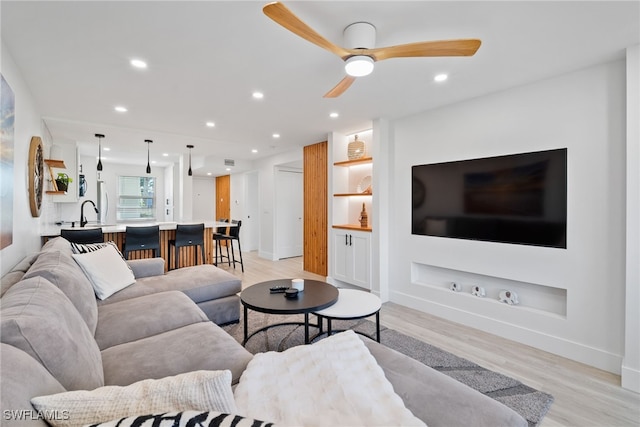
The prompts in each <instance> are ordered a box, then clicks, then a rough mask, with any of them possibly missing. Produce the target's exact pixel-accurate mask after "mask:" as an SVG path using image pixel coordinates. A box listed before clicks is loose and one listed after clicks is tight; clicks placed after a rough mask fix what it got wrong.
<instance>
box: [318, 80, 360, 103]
mask: <svg viewBox="0 0 640 427" xmlns="http://www.w3.org/2000/svg"><path fill="white" fill-rule="evenodd" d="M354 81H356V78H355V77H352V76H345V78H344V79H342V80H340V83H338V84H337V85H336V86H335V87H334V88H333V89H331V90H330V91H329V92H327V93H326V94H325V95H324V96H323V98H337V97H339V96H340V95H342V94H343V93H344V91H345V90H347V89H349V86H351V84H352V83H353V82H354Z"/></svg>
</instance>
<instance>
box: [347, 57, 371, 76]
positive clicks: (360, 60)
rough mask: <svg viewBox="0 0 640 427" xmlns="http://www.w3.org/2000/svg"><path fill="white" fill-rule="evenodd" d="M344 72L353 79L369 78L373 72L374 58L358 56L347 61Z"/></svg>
mask: <svg viewBox="0 0 640 427" xmlns="http://www.w3.org/2000/svg"><path fill="white" fill-rule="evenodd" d="M344 70H345V71H346V72H347V74H348V75H350V76H352V77H363V76H368V75H369V74H371V72H372V71H373V58H371V57H370V56H366V55H356V56H352V57H351V58H349V59H347V61H346V63H345V65H344Z"/></svg>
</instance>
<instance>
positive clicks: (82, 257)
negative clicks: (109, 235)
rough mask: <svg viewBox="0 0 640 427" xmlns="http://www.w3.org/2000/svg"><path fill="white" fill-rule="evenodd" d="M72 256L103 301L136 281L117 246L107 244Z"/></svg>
mask: <svg viewBox="0 0 640 427" xmlns="http://www.w3.org/2000/svg"><path fill="white" fill-rule="evenodd" d="M71 256H72V257H73V259H74V260H75V261H76V262H77V263H78V265H79V266H80V268H82V271H84V274H85V275H86V276H87V277H88V278H89V281H90V282H91V286H93V290H94V291H95V293H96V295H97V296H98V298H100V299H101V300H104V299H107V298H109V297H110V296H111V295H113V294H114V293H115V292H118V291H119V290H122V289H124V288H126V287H127V286H129V285H132V284H133V283H134V282H135V281H136V278H135V277H134V276H133V271H131V268H130V267H129V266H128V265H127V262H126V261H125V260H124V258H122V255H121V254H120V251H118V248H116V247H115V245H112V244H109V243H106V244H105V245H104V246H103V247H101V248H99V249H97V250H95V251H90V252H86V253H82V254H72V255H71Z"/></svg>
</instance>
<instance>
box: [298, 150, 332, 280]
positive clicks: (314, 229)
mask: <svg viewBox="0 0 640 427" xmlns="http://www.w3.org/2000/svg"><path fill="white" fill-rule="evenodd" d="M303 158H304V162H303V165H304V166H303V167H304V169H303V172H304V196H303V197H304V215H303V217H304V221H303V223H304V253H303V257H304V259H303V268H304V270H305V271H309V272H311V273H316V274H319V275H321V276H326V275H327V232H328V228H327V227H328V202H327V197H328V166H329V164H328V144H327V141H325V142H319V143H317V144H313V145H307V146H306V147H304V154H303Z"/></svg>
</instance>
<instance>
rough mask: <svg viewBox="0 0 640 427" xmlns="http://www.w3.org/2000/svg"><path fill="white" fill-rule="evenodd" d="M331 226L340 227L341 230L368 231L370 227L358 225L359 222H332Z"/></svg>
mask: <svg viewBox="0 0 640 427" xmlns="http://www.w3.org/2000/svg"><path fill="white" fill-rule="evenodd" d="M332 227H333V228H340V229H342V230H353V231H368V232H371V227H360V224H334V225H333V226H332Z"/></svg>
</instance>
